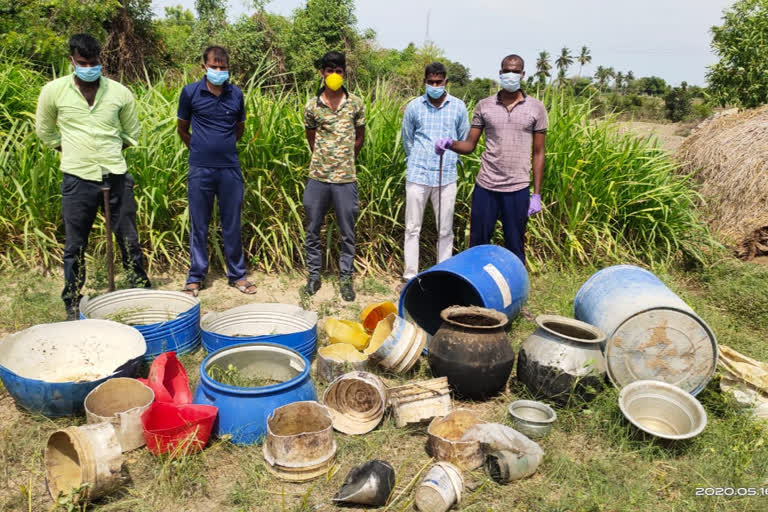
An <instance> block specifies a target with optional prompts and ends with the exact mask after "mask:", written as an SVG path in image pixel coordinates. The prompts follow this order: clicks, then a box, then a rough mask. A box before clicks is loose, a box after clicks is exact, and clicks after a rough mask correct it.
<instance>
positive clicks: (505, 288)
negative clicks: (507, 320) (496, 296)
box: [483, 263, 512, 308]
mask: <svg viewBox="0 0 768 512" xmlns="http://www.w3.org/2000/svg"><path fill="white" fill-rule="evenodd" d="M483 270H485V271H486V272H487V273H488V275H489V276H491V279H493V281H494V282H495V283H496V287H497V288H498V289H499V292H500V293H501V298H502V299H503V300H504V307H505V308H508V307H509V306H511V305H512V292H511V291H510V290H509V285H508V284H507V280H506V279H504V276H503V275H501V272H499V269H497V268H496V267H495V266H494V265H493V263H489V264H487V265H486V266H484V267H483Z"/></svg>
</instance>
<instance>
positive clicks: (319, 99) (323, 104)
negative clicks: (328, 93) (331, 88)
mask: <svg viewBox="0 0 768 512" xmlns="http://www.w3.org/2000/svg"><path fill="white" fill-rule="evenodd" d="M342 89H344V88H343V87H342ZM323 90H325V87H323V89H322V90H321V91H320V94H318V95H317V106H318V107H323V108H327V109H328V110H330V111H332V112H337V113H338V112H341V107H343V106H344V105H346V104H347V101H348V100H349V93H348V92H347V90H346V89H344V97H343V98H342V99H341V101H340V102H339V106H338V107H336V110H333V109H332V108H331V106H330V105H328V104H327V103H326V102H324V101H323V95H322V92H323Z"/></svg>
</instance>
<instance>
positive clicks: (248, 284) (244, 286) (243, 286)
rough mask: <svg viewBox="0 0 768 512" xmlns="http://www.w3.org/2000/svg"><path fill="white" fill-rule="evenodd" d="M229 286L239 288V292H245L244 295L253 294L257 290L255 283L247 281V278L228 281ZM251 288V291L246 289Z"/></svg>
mask: <svg viewBox="0 0 768 512" xmlns="http://www.w3.org/2000/svg"><path fill="white" fill-rule="evenodd" d="M229 286H231V287H232V288H237V289H238V290H240V292H242V293H244V294H246V295H253V294H254V293H256V292H257V291H258V290H257V289H256V285H255V284H253V283H251V282H250V281H248V280H247V279H243V280H242V281H230V282H229ZM251 288H253V291H250V292H249V291H248V290H249V289H251Z"/></svg>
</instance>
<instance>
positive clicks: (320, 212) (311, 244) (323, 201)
mask: <svg viewBox="0 0 768 512" xmlns="http://www.w3.org/2000/svg"><path fill="white" fill-rule="evenodd" d="M331 203H333V211H334V212H335V213H336V220H337V222H338V224H339V231H340V233H341V256H340V257H339V273H340V274H341V277H351V276H352V272H353V270H354V263H355V222H356V221H357V214H358V211H359V206H358V198H357V183H356V182H352V183H326V182H324V181H317V180H313V179H310V180H308V181H307V186H306V188H305V189H304V212H305V215H306V217H307V226H306V228H307V239H306V244H305V249H306V254H307V269H308V270H309V275H310V277H320V272H321V270H322V267H323V251H322V246H321V243H320V230H321V229H322V227H323V221H324V220H325V215H326V213H328V209H329V208H330V206H331Z"/></svg>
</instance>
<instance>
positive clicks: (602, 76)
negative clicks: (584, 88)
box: [595, 66, 610, 92]
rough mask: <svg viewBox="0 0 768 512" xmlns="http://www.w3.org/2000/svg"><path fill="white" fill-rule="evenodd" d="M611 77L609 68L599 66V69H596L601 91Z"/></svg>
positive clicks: (596, 78)
mask: <svg viewBox="0 0 768 512" xmlns="http://www.w3.org/2000/svg"><path fill="white" fill-rule="evenodd" d="M609 78H610V72H609V71H608V68H605V67H603V66H597V71H595V80H597V86H598V87H599V88H600V91H601V92H602V90H603V88H604V87H605V84H606V82H608V79H609Z"/></svg>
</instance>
